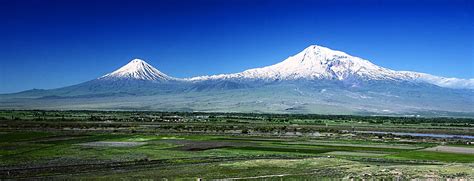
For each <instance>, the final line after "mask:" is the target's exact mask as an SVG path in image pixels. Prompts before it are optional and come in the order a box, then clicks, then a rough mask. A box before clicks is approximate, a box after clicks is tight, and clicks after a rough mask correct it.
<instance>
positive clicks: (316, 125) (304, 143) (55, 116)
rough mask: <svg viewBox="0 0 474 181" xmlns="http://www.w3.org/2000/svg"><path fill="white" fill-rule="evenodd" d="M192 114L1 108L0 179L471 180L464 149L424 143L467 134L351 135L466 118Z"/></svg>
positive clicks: (473, 169)
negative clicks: (456, 150) (448, 149)
mask: <svg viewBox="0 0 474 181" xmlns="http://www.w3.org/2000/svg"><path fill="white" fill-rule="evenodd" d="M196 114H198V113H193V114H189V113H187V114H184V113H144V112H140V113H135V112H87V111H86V112H81V111H77V112H55V111H51V112H41V111H38V112H35V111H3V112H0V115H1V116H0V117H3V119H2V120H1V122H0V123H1V124H0V179H2V178H3V179H7V178H56V179H67V178H72V177H73V178H81V179H104V178H108V179H120V178H130V179H148V178H167V179H196V178H203V179H270V180H273V179H275V180H279V179H281V178H285V179H311V178H321V179H324V178H327V179H331V178H340V179H350V178H389V179H390V178H465V179H472V178H474V154H471V153H452V152H437V151H426V150H424V149H426V148H430V147H434V146H438V145H449V146H450V147H463V148H468V150H469V149H470V148H472V147H471V146H469V145H466V144H465V143H468V142H470V141H473V140H469V139H463V138H429V137H413V136H397V135H392V134H383V135H378V134H366V133H364V134H361V133H357V132H356V131H357V130H378V131H380V130H382V131H383V130H385V129H386V128H387V127H385V126H384V125H386V124H387V125H388V127H392V128H393V129H394V130H401V131H405V132H408V131H414V130H415V131H416V132H419V133H427V131H428V130H429V129H427V127H424V126H423V125H427V124H429V125H438V126H432V127H431V128H430V129H431V130H432V133H446V134H459V133H466V134H465V135H470V134H469V133H471V134H472V133H473V132H471V131H473V130H472V127H470V126H472V124H473V120H471V119H452V118H449V119H448V118H446V119H442V118H426V119H420V120H415V121H413V122H411V123H410V122H408V121H410V119H407V118H378V117H376V118H373V117H355V118H354V117H345V116H342V117H338V116H334V117H330V116H329V117H328V116H319V117H318V115H314V117H306V118H304V120H306V121H305V122H304V123H303V122H301V120H302V118H301V117H298V116H296V115H288V116H287V117H286V118H285V117H284V116H283V115H242V114H235V115H233V114H222V115H220V114H217V113H216V114H211V115H208V113H202V114H203V115H196ZM114 115H116V116H114ZM35 116H36V117H35ZM269 116H270V117H271V119H269ZM275 117H277V118H275ZM405 119H407V120H406V123H405V122H401V121H400V120H405ZM281 120H284V121H281ZM374 120H382V121H378V122H377V121H374ZM452 120H455V121H452ZM416 121H418V122H416ZM430 121H431V122H430ZM449 121H451V122H449ZM295 122H298V123H300V124H295ZM326 122H327V123H328V124H326ZM355 122H357V123H360V124H353V123H355ZM395 122H397V123H395ZM432 122H434V123H432ZM453 122H454V123H456V124H454V123H453ZM329 123H331V124H329ZM350 123H352V126H349V125H351V124H350ZM401 123H403V124H401ZM457 124H464V125H468V126H466V127H458V126H457ZM397 125H398V126H397ZM445 127H450V128H449V129H445ZM347 128H348V129H347ZM316 133H317V134H316ZM473 149H474V148H473Z"/></svg>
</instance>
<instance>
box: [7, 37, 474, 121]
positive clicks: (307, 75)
mask: <svg viewBox="0 0 474 181" xmlns="http://www.w3.org/2000/svg"><path fill="white" fill-rule="evenodd" d="M472 81H474V79H469V80H464V79H456V78H453V79H450V78H444V77H438V76H433V75H429V74H423V73H417V72H410V71H395V70H391V69H387V68H384V67H380V66H377V65H375V64H373V63H371V62H370V61H368V60H365V59H362V58H358V57H354V56H351V55H349V54H347V53H344V52H341V51H336V50H331V49H329V48H325V47H321V46H315V45H314V46H310V47H308V48H306V49H305V50H303V51H302V52H299V53H297V54H295V55H293V56H290V57H289V58H287V59H285V60H284V61H282V62H279V63H277V64H274V65H270V66H266V67H262V68H255V69H249V70H246V71H243V72H240V73H234V74H221V75H214V76H201V77H193V78H175V77H172V76H168V75H166V74H164V73H162V72H161V71H159V70H158V69H156V68H154V67H153V66H151V65H149V64H148V63H146V62H145V61H144V60H140V59H134V60H132V61H130V62H129V63H128V64H126V65H125V66H123V67H120V68H119V69H117V70H115V71H113V72H111V73H108V74H106V75H104V76H101V77H99V78H97V79H93V80H90V81H87V82H83V83H80V84H76V85H72V86H68V87H63V88H57V89H49V90H31V91H23V92H20V93H14V94H7V95H6V94H4V95H0V109H73V110H76V109H79V110H84V109H87V110H160V111H205V112H261V113H302V114H305V113H318V114H378V115H400V114H402V115H405V114H418V113H420V114H428V115H430V114H431V115H441V116H445V115H473V117H474V89H472V87H474V86H473V84H472Z"/></svg>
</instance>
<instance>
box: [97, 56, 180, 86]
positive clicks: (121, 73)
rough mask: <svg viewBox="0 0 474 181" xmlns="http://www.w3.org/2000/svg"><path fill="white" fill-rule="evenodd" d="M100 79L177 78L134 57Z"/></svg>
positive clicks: (161, 79) (153, 79) (151, 79)
mask: <svg viewBox="0 0 474 181" xmlns="http://www.w3.org/2000/svg"><path fill="white" fill-rule="evenodd" d="M98 79H99V80H122V79H128V80H146V81H158V82H163V81H169V80H175V78H173V77H170V76H168V75H166V74H164V73H162V72H160V71H159V70H158V69H156V68H155V67H153V66H151V65H150V64H148V63H146V62H145V61H143V60H141V59H133V60H132V61H130V62H129V63H128V64H127V65H125V66H123V67H121V68H119V69H117V70H116V71H113V72H112V73H109V74H106V75H104V76H102V77H100V78H98Z"/></svg>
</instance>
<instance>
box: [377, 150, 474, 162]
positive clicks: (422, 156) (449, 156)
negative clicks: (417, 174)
mask: <svg viewBox="0 0 474 181" xmlns="http://www.w3.org/2000/svg"><path fill="white" fill-rule="evenodd" d="M386 158H390V159H413V160H429V161H442V162H463V163H473V162H474V155H472V154H459V153H443V152H432V151H409V152H401V153H398V154H394V155H388V156H386Z"/></svg>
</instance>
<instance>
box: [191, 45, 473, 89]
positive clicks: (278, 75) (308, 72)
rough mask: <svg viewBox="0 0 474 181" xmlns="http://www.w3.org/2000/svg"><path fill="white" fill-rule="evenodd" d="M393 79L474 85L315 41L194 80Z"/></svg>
mask: <svg viewBox="0 0 474 181" xmlns="http://www.w3.org/2000/svg"><path fill="white" fill-rule="evenodd" d="M233 79H234V80H235V79H237V80H267V81H275V80H279V81H285V80H301V79H305V80H318V79H319V80H340V81H347V80H377V81H380V80H390V81H410V82H419V83H429V84H434V85H437V86H440V87H447V88H466V89H474V79H469V80H466V79H457V78H444V77H438V76H433V75H429V74H424V73H417V72H410V71H395V70H391V69H387V68H383V67H380V66H377V65H375V64H373V63H371V62H370V61H368V60H365V59H362V58H359V57H354V56H351V55H349V54H347V53H344V52H341V51H336V50H331V49H329V48H326V47H322V46H317V45H312V46H309V47H307V48H306V49H304V50H303V51H302V52H300V53H298V54H296V55H294V56H291V57H289V58H287V59H286V60H284V61H282V62H280V63H277V64H275V65H271V66H267V67H263V68H255V69H249V70H246V71H243V72H240V73H234V74H220V75H212V76H200V77H194V78H190V79H189V80H191V81H206V80H233Z"/></svg>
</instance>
